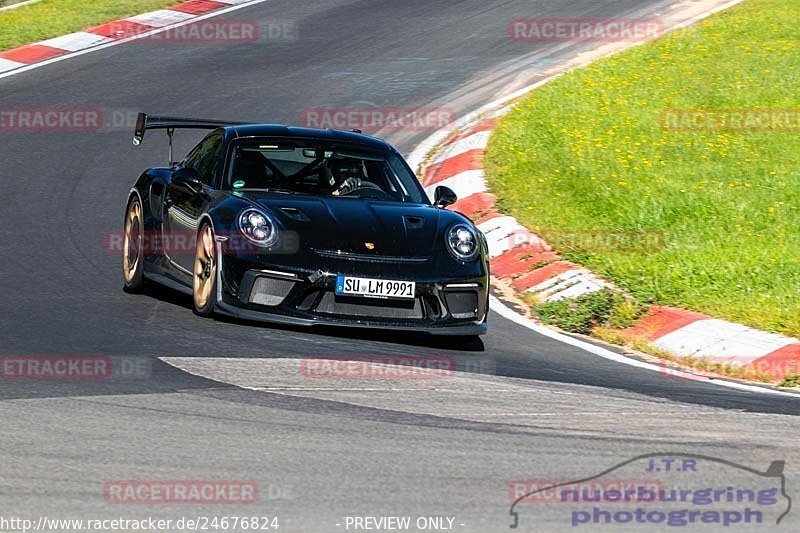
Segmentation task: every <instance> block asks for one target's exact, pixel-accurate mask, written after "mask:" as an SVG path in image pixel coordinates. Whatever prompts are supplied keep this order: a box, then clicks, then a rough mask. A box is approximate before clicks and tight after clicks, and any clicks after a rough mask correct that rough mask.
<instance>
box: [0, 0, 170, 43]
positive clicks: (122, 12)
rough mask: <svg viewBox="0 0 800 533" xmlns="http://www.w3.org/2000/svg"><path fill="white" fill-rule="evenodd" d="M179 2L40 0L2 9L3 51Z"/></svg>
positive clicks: (0, 31)
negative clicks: (39, 0)
mask: <svg viewBox="0 0 800 533" xmlns="http://www.w3.org/2000/svg"><path fill="white" fill-rule="evenodd" d="M178 3H180V2H179V1H176V0H92V1H91V2H87V1H85V0H41V2H36V3H34V4H29V5H25V6H21V7H17V8H15V9H9V10H7V11H0V51H2V50H9V49H11V48H16V47H18V46H22V45H24V44H30V43H33V42H36V41H42V40H45V39H50V38H53V37H58V36H59V35H65V34H67V33H72V32H75V31H80V30H85V29H86V28H89V27H91V26H97V25H99V24H103V23H105V22H110V21H112V20H117V19H120V18H125V17H130V16H133V15H138V14H140V13H145V12H147V11H152V10H154V9H161V8H164V7H168V6H172V5H175V4H178Z"/></svg>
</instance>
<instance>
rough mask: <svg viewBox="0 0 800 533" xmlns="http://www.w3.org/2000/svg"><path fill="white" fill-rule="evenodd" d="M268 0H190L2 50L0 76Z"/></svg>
mask: <svg viewBox="0 0 800 533" xmlns="http://www.w3.org/2000/svg"><path fill="white" fill-rule="evenodd" d="M265 1H266V0H189V1H188V2H183V3H182V4H178V5H174V6H171V7H169V8H167V9H159V10H156V11H150V12H149V13H142V14H141V15H136V16H133V17H127V18H124V19H120V20H116V21H113V22H107V23H105V24H101V25H99V26H95V27H93V28H89V29H87V30H84V31H78V32H75V33H70V34H68V35H62V36H61V37H55V38H53V39H47V40H46V41H40V42H36V43H32V44H26V45H25V46H20V47H19V48H13V49H11V50H6V51H3V52H0V78H3V77H6V76H10V75H12V74H17V73H19V72H23V71H25V70H30V69H31V68H35V67H37V66H42V65H44V64H48V63H52V62H55V61H60V60H63V59H66V58H68V57H72V56H77V55H81V54H85V53H88V52H91V51H94V50H100V49H103V48H107V47H108V46H112V45H115V44H120V43H123V42H128V41H132V40H136V39H141V38H144V37H148V36H151V35H155V34H157V33H160V32H163V31H166V30H168V29H172V28H176V27H180V26H183V25H186V24H190V23H192V22H196V21H198V20H202V19H205V18H209V17H211V16H216V15H220V14H222V13H227V12H230V11H234V10H237V9H241V8H243V7H247V6H249V5H251V4H259V3H261V2H265Z"/></svg>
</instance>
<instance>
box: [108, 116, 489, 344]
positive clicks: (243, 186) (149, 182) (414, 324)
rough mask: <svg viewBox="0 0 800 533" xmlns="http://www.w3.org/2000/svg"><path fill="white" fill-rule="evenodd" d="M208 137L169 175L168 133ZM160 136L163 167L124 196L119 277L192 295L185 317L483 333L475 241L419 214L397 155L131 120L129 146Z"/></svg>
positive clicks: (348, 137) (482, 288) (259, 131)
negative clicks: (163, 135) (164, 138)
mask: <svg viewBox="0 0 800 533" xmlns="http://www.w3.org/2000/svg"><path fill="white" fill-rule="evenodd" d="M178 128H199V129H208V130H212V131H211V132H210V133H209V134H208V135H207V136H206V137H205V138H204V139H203V140H202V141H200V142H199V143H198V144H197V146H195V147H194V148H193V149H192V150H191V151H190V152H189V154H188V155H187V156H186V158H185V159H184V160H183V161H181V162H180V163H172V162H171V161H172V137H173V133H174V131H175V129H178ZM150 129H166V130H167V134H168V137H169V141H170V164H169V166H166V167H158V168H151V169H148V170H146V171H145V172H144V173H142V175H141V176H140V177H139V179H138V180H136V183H135V184H134V186H133V188H132V189H131V191H130V195H129V197H128V203H127V207H126V215H125V231H124V236H123V243H124V244H123V273H124V278H125V288H126V290H128V291H134V292H135V291H138V290H140V289H141V288H142V287H143V286H144V284H145V282H146V281H147V280H149V281H152V282H156V283H158V284H161V285H166V286H168V287H171V288H173V289H177V290H179V291H182V292H184V293H187V294H191V295H192V296H193V302H194V310H195V312H196V313H197V314H198V315H201V316H211V315H212V314H213V313H215V312H217V313H222V314H226V315H232V316H235V317H240V318H244V319H251V320H263V321H269V322H279V323H288V324H299V325H315V324H326V325H341V326H359V327H375V328H389V329H407V330H415V331H426V332H429V333H433V334H444V335H480V334H483V333H485V332H486V327H487V324H486V316H487V312H488V283H489V259H488V250H487V246H486V241H485V239H484V237H483V235H482V234H481V233H480V232H479V231H478V230H477V229H476V228H475V226H474V225H473V224H472V222H471V221H470V220H469V219H468V218H466V217H465V216H463V215H461V214H459V213H455V212H452V211H448V210H446V209H444V208H445V207H446V206H448V205H450V204H452V203H454V202H455V201H456V196H455V193H453V191H452V190H450V189H448V188H446V187H438V188H437V189H436V191H435V200H434V203H433V204H431V203H430V201H429V200H428V198H427V196H426V194H425V190H424V189H423V188H422V186H421V185H420V183H419V182H418V180H417V178H416V177H415V176H414V173H413V172H412V171H411V169H410V168H409V166H408V164H407V163H406V162H405V161H404V160H403V158H402V156H401V155H400V154H399V153H398V152H397V150H396V149H395V148H393V147H392V146H391V145H389V144H388V143H386V142H384V141H382V140H380V139H377V138H374V137H370V136H367V135H362V134H360V133H359V132H343V131H334V130H315V129H306V128H297V127H286V126H279V125H263V124H239V123H231V122H220V121H214V120H197V119H180V118H168V117H149V116H147V115H145V114H144V113H141V114H139V117H138V120H137V124H136V131H135V134H134V144H135V145H138V144H140V143H141V142H142V140H143V139H144V136H145V133H146V131H147V130H150Z"/></svg>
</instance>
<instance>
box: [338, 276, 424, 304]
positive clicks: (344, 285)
mask: <svg viewBox="0 0 800 533" xmlns="http://www.w3.org/2000/svg"><path fill="white" fill-rule="evenodd" d="M415 287H416V284H415V283H414V282H413V281H394V280H389V279H369V278H351V277H349V276H337V277H336V294H340V295H342V296H365V297H368V298H404V299H413V298H414V289H415Z"/></svg>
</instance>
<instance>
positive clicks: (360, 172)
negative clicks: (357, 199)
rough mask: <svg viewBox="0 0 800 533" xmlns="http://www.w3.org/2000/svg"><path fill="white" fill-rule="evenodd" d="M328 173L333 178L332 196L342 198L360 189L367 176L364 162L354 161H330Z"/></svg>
mask: <svg viewBox="0 0 800 533" xmlns="http://www.w3.org/2000/svg"><path fill="white" fill-rule="evenodd" d="M330 171H331V176H332V178H333V190H332V191H331V194H332V195H333V196H342V195H345V194H347V193H349V192H351V191H354V190H356V189H358V188H361V187H362V183H363V181H364V180H365V178H366V174H367V169H366V168H365V167H364V162H363V161H359V160H356V159H349V160H348V159H342V160H338V161H332V162H331V164H330Z"/></svg>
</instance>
